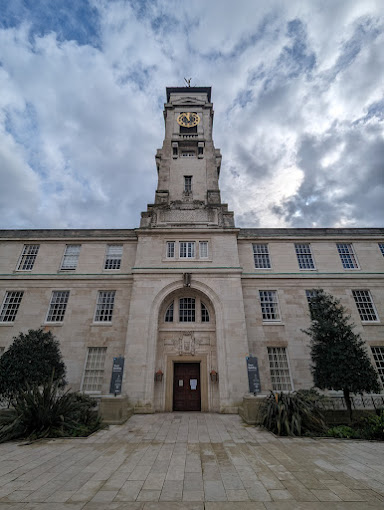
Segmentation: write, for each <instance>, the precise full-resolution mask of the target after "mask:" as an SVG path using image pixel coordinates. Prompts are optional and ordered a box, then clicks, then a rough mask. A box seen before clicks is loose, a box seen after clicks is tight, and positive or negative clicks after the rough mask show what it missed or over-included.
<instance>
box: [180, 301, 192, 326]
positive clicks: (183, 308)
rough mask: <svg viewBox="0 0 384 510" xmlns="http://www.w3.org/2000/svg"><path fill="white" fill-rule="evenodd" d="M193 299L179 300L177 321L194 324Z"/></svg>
mask: <svg viewBox="0 0 384 510" xmlns="http://www.w3.org/2000/svg"><path fill="white" fill-rule="evenodd" d="M195 320H196V317H195V298H180V300H179V321H180V322H195Z"/></svg>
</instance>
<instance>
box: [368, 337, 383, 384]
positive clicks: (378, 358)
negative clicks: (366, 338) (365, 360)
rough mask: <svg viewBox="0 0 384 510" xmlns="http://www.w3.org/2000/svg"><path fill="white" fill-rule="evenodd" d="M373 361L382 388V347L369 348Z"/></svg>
mask: <svg viewBox="0 0 384 510" xmlns="http://www.w3.org/2000/svg"><path fill="white" fill-rule="evenodd" d="M371 351H372V354H373V359H374V360H375V363H376V368H377V371H378V373H379V377H380V380H381V384H382V385H383V386H384V346H379V347H371Z"/></svg>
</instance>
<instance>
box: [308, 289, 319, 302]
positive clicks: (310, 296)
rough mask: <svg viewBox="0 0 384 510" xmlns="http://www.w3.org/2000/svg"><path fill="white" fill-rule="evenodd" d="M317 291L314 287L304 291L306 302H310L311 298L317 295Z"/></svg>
mask: <svg viewBox="0 0 384 510" xmlns="http://www.w3.org/2000/svg"><path fill="white" fill-rule="evenodd" d="M317 293H318V291H317V290H316V289H310V290H306V291H305V295H306V296H307V301H308V303H310V302H311V299H313V298H315V297H316V296H317Z"/></svg>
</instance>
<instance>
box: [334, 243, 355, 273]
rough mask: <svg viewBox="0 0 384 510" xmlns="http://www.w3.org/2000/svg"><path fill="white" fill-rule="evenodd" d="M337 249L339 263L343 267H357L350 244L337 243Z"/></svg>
mask: <svg viewBox="0 0 384 510" xmlns="http://www.w3.org/2000/svg"><path fill="white" fill-rule="evenodd" d="M337 251H338V252H339V255H340V260H341V263H342V264H343V268H344V269H358V268H359V266H358V264H357V260H356V257H355V254H354V252H353V248H352V245H351V244H346V243H339V244H338V245H337Z"/></svg>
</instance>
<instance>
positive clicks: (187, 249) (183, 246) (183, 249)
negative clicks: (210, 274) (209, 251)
mask: <svg viewBox="0 0 384 510" xmlns="http://www.w3.org/2000/svg"><path fill="white" fill-rule="evenodd" d="M179 255H180V258H194V256H195V242H194V241H181V242H180V243H179Z"/></svg>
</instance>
